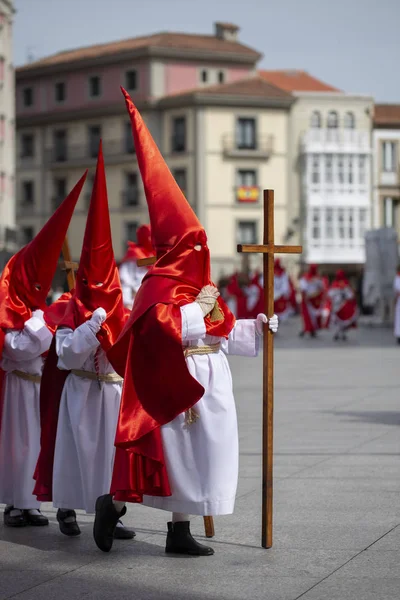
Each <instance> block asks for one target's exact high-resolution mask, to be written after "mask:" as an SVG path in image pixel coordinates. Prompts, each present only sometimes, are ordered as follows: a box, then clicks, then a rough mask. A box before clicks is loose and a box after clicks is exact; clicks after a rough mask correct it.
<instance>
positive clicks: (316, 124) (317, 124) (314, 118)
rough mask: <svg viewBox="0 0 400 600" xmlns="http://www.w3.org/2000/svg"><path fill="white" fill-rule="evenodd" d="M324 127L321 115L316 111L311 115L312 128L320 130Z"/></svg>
mask: <svg viewBox="0 0 400 600" xmlns="http://www.w3.org/2000/svg"><path fill="white" fill-rule="evenodd" d="M321 125H322V119H321V113H320V112H319V111H318V110H314V112H313V113H312V115H311V127H312V128H313V129H320V128H321Z"/></svg>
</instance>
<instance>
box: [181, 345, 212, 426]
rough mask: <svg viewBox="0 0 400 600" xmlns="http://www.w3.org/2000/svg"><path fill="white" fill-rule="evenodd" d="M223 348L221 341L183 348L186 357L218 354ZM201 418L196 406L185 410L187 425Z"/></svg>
mask: <svg viewBox="0 0 400 600" xmlns="http://www.w3.org/2000/svg"><path fill="white" fill-rule="evenodd" d="M220 349H221V342H217V343H216V344H210V345H209V346H187V347H186V348H184V349H183V354H184V355H185V358H187V357H188V356H193V355H196V354H199V355H200V354H216V353H217V352H219V350H220ZM198 419H200V415H199V414H198V413H197V412H196V411H195V410H194V408H189V409H188V410H187V411H185V423H186V425H188V426H189V425H193V423H196V421H197V420H198Z"/></svg>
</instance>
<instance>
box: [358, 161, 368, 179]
mask: <svg viewBox="0 0 400 600" xmlns="http://www.w3.org/2000/svg"><path fill="white" fill-rule="evenodd" d="M366 181H367V157H366V156H360V157H359V159H358V182H359V184H360V185H365V183H366Z"/></svg>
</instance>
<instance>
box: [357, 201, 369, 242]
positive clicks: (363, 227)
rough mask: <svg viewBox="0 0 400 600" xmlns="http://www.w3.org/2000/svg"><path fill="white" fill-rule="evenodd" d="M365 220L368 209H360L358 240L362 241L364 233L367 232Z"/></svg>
mask: <svg viewBox="0 0 400 600" xmlns="http://www.w3.org/2000/svg"><path fill="white" fill-rule="evenodd" d="M367 218H368V209H366V208H360V209H359V216H358V223H359V232H360V238H361V239H362V240H363V239H364V237H365V232H366V231H367Z"/></svg>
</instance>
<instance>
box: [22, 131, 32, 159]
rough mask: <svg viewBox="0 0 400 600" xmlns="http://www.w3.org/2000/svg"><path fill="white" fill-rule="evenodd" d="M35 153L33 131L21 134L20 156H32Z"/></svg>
mask: <svg viewBox="0 0 400 600" xmlns="http://www.w3.org/2000/svg"><path fill="white" fill-rule="evenodd" d="M34 155H35V136H34V135H33V133H23V134H22V135H21V158H33V157H34Z"/></svg>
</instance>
